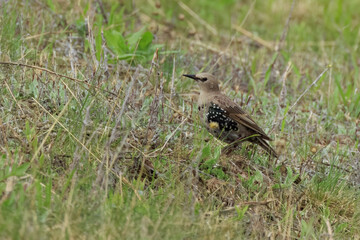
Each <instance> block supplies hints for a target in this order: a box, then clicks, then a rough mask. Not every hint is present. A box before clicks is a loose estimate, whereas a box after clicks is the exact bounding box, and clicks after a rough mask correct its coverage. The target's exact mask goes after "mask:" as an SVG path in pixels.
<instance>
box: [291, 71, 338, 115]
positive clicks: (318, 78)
mask: <svg viewBox="0 0 360 240" xmlns="http://www.w3.org/2000/svg"><path fill="white" fill-rule="evenodd" d="M330 68H331V65H329V66H327V67H326V68H325V70H324V71H323V72H322V73H320V75H319V76H318V77H317V78H316V79H315V81H313V82H312V83H311V84H310V86H308V88H307V89H305V91H304V92H303V93H302V94H301V95H300V96H299V97H298V99H296V101H295V102H294V104H293V105H292V106H291V107H290V108H289V110H288V111H287V113H290V112H291V110H292V109H293V108H294V107H295V105H296V104H297V103H298V102H299V101H300V99H301V98H302V97H303V96H304V95H305V94H306V93H307V92H308V91H309V90H310V88H311V87H312V86H314V85H315V84H316V83H317V82H318V81H319V80H320V79H321V77H322V76H323V75H324V74H325V73H326V72H327V71H328V70H329V69H330ZM287 113H286V114H287ZM286 114H285V115H284V117H285V116H286Z"/></svg>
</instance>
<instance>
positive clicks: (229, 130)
mask: <svg viewBox="0 0 360 240" xmlns="http://www.w3.org/2000/svg"><path fill="white" fill-rule="evenodd" d="M183 76H185V77H188V78H192V79H194V80H195V81H196V82H197V83H198V84H199V87H200V96H199V100H198V106H199V112H200V118H201V121H202V122H203V124H204V125H205V126H206V129H207V130H208V131H209V132H210V133H211V134H212V135H214V136H215V137H216V138H218V139H220V140H222V141H224V142H226V143H229V144H230V146H231V145H235V146H236V145H239V144H240V143H241V142H242V141H249V142H252V143H255V144H258V145H259V146H260V147H262V148H263V149H265V150H266V151H267V152H268V153H269V154H270V155H272V156H274V157H276V158H277V157H278V155H277V154H276V152H275V150H274V149H273V148H272V147H271V146H270V145H269V144H268V143H267V142H266V141H271V138H270V137H269V136H267V135H266V133H265V132H264V131H263V130H262V129H261V128H260V127H259V126H258V125H257V124H256V122H255V121H254V120H253V119H252V118H251V117H250V116H249V115H248V114H247V113H246V112H245V111H244V110H243V109H242V108H241V107H240V106H239V105H238V104H236V103H235V102H234V101H232V100H231V99H230V98H229V97H227V96H226V95H224V94H222V93H221V92H220V88H219V83H218V81H217V80H216V78H215V76H213V75H212V74H210V73H198V74H196V75H188V74H184V75H183Z"/></svg>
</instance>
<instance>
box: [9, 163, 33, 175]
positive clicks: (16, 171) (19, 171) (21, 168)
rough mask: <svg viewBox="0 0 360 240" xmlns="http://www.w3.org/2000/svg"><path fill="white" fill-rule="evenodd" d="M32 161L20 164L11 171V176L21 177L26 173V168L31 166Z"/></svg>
mask: <svg viewBox="0 0 360 240" xmlns="http://www.w3.org/2000/svg"><path fill="white" fill-rule="evenodd" d="M29 166H30V163H23V164H21V165H20V166H17V167H14V168H13V170H12V171H11V173H10V176H17V177H21V176H24V175H25V172H26V170H27V169H28V168H29Z"/></svg>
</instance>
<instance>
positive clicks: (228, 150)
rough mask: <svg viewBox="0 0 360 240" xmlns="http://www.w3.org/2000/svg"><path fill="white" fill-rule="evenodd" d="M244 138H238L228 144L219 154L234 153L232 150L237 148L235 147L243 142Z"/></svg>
mask: <svg viewBox="0 0 360 240" xmlns="http://www.w3.org/2000/svg"><path fill="white" fill-rule="evenodd" d="M244 138H246V137H242V138H239V139H237V140H236V141H234V142H232V143H229V144H228V145H227V146H225V147H223V148H222V149H221V154H225V155H228V154H230V153H231V152H232V151H234V149H235V148H236V147H237V145H238V144H239V143H241V142H242V141H243V140H244Z"/></svg>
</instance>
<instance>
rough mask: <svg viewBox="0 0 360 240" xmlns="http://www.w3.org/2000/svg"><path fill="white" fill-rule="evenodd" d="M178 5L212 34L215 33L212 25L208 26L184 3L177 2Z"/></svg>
mask: <svg viewBox="0 0 360 240" xmlns="http://www.w3.org/2000/svg"><path fill="white" fill-rule="evenodd" d="M178 4H179V5H180V7H181V8H182V9H184V10H185V11H186V12H188V13H189V14H190V15H191V16H193V17H194V18H195V19H196V20H198V21H199V22H200V23H201V24H202V25H204V26H205V27H206V28H207V29H208V30H209V31H210V32H211V33H212V34H214V35H217V34H218V33H217V31H216V29H215V28H214V27H212V26H210V25H209V24H208V23H207V22H206V21H205V20H204V19H202V18H201V17H200V16H199V15H197V14H196V13H195V12H194V11H193V10H191V9H190V8H189V7H188V6H187V5H185V3H183V2H182V1H180V2H178Z"/></svg>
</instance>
